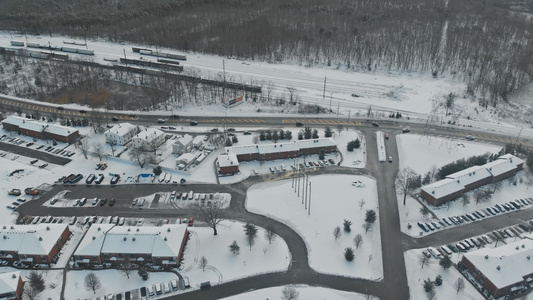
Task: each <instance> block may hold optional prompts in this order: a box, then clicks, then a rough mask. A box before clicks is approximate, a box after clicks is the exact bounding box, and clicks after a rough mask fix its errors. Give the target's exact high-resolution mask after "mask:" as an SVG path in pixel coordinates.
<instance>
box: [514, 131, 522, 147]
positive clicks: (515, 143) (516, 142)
mask: <svg viewBox="0 0 533 300" xmlns="http://www.w3.org/2000/svg"><path fill="white" fill-rule="evenodd" d="M522 130H524V127H521V128H520V131H519V132H518V136H517V137H516V141H515V142H514V146H515V147H516V145H517V144H518V139H519V138H520V134H521V133H522Z"/></svg>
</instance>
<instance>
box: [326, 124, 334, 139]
mask: <svg viewBox="0 0 533 300" xmlns="http://www.w3.org/2000/svg"><path fill="white" fill-rule="evenodd" d="M332 135H333V132H332V131H331V128H330V127H329V126H326V129H325V131H324V136H325V137H327V138H328V137H331V136H332Z"/></svg>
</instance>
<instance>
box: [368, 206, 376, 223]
mask: <svg viewBox="0 0 533 300" xmlns="http://www.w3.org/2000/svg"><path fill="white" fill-rule="evenodd" d="M375 221H376V212H375V211H374V210H373V209H369V210H367V211H366V215H365V222H367V223H374V222H375Z"/></svg>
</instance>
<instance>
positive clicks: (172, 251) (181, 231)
mask: <svg viewBox="0 0 533 300" xmlns="http://www.w3.org/2000/svg"><path fill="white" fill-rule="evenodd" d="M186 232H187V224H167V225H163V226H142V227H137V226H115V225H113V224H98V225H97V224H93V225H92V226H91V228H89V230H88V231H87V233H86V234H85V237H84V238H83V240H82V241H81V243H80V245H79V246H78V249H77V250H76V253H75V255H79V256H97V255H99V254H100V253H124V254H151V255H152V256H156V257H166V256H178V254H179V251H180V248H181V241H182V240H183V238H184V236H185V234H186Z"/></svg>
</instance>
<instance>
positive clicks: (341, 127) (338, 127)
mask: <svg viewBox="0 0 533 300" xmlns="http://www.w3.org/2000/svg"><path fill="white" fill-rule="evenodd" d="M343 130H344V125H342V124H339V125H337V131H338V132H339V134H341V132H342V131H343Z"/></svg>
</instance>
